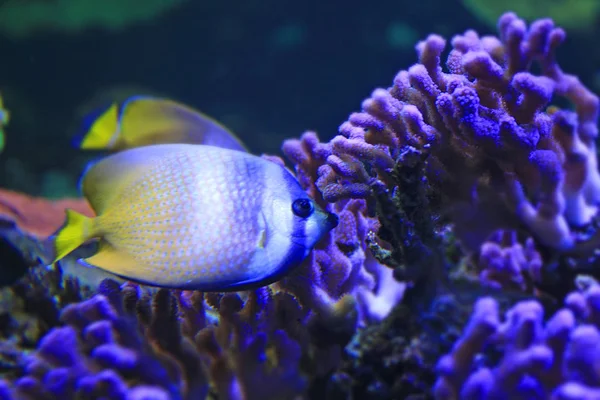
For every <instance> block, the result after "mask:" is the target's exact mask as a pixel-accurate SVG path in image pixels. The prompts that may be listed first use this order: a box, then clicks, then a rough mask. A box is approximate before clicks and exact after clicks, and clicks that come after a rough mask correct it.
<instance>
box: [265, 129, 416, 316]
mask: <svg viewBox="0 0 600 400" xmlns="http://www.w3.org/2000/svg"><path fill="white" fill-rule="evenodd" d="M332 146H333V145H332V144H324V143H320V142H319V139H318V137H317V135H316V134H315V133H314V132H307V133H305V134H304V135H302V138H301V139H299V140H297V139H290V140H287V141H285V142H284V144H283V152H284V154H285V155H286V156H287V158H288V159H289V160H290V161H291V162H292V163H293V164H294V168H295V171H296V176H297V177H298V180H299V181H300V182H301V183H302V186H303V187H304V189H305V190H306V191H307V192H308V193H309V194H310V195H311V196H313V198H314V199H315V200H316V201H317V202H318V203H319V204H320V205H321V206H322V207H324V208H326V209H328V210H329V211H332V212H335V213H336V214H337V215H338V216H339V217H340V222H339V224H338V226H337V227H336V228H335V229H334V230H333V231H332V232H330V233H329V234H328V235H327V236H326V237H325V238H324V239H323V240H322V241H321V243H319V244H318V245H317V247H316V248H315V249H314V250H313V252H312V253H311V255H310V256H309V258H308V259H307V260H305V262H304V263H303V264H302V266H300V267H299V268H298V270H297V272H296V273H295V274H293V275H291V276H290V277H288V278H285V279H283V280H282V281H281V282H279V283H277V284H276V285H275V286H276V287H282V288H284V289H285V290H288V291H290V292H291V293H294V294H296V295H297V296H298V298H299V299H300V301H301V302H305V303H306V304H307V305H308V306H309V307H311V308H313V309H315V310H320V312H321V313H324V314H331V313H332V310H333V309H334V308H335V307H336V304H338V302H340V301H341V300H342V299H343V298H344V297H346V298H347V295H352V296H353V297H352V298H353V299H355V300H356V301H357V306H358V311H359V314H360V315H359V322H360V323H361V324H366V323H367V322H372V321H380V320H382V319H383V318H384V317H385V316H387V314H388V313H389V312H390V311H391V309H392V308H393V307H394V306H395V305H396V304H397V303H398V302H399V301H400V299H401V298H402V294H403V292H404V286H403V285H402V284H401V283H399V282H397V281H395V280H394V278H393V276H392V271H391V270H390V269H389V268H387V267H385V266H383V265H381V264H380V263H379V262H377V260H375V258H374V257H373V255H372V254H371V252H370V251H369V250H368V249H367V245H366V237H367V235H368V234H369V232H373V231H376V230H377V229H378V227H379V222H378V220H377V219H376V218H374V217H371V216H369V215H368V210H367V202H366V201H365V200H363V199H361V197H362V196H361V195H359V193H362V191H363V187H362V186H360V185H353V184H345V185H339V186H335V187H333V186H330V187H329V188H328V191H329V192H323V193H322V192H320V191H319V189H318V188H317V184H318V183H317V179H318V176H319V173H320V168H323V167H324V166H328V164H325V163H326V160H330V161H331V160H332V157H333V158H334V156H332ZM336 163H337V164H339V165H340V166H343V168H346V169H347V170H346V171H345V172H344V173H347V174H352V173H353V172H352V171H350V170H351V169H353V168H355V169H357V170H360V169H361V168H362V164H360V163H356V165H350V164H348V163H343V162H341V160H340V161H339V162H336V161H331V164H332V165H337V164H336ZM359 164H360V165H359ZM333 168H335V167H333ZM365 174H366V173H365ZM336 191H343V192H344V195H343V196H342V195H340V194H339V193H338V194H336V195H335V198H336V199H337V198H340V199H341V200H340V201H338V202H336V203H335V204H332V203H329V202H328V200H330V199H329V197H330V196H334V195H333V194H332V193H334V192H336ZM328 196H329V197H328ZM348 197H352V199H349V198H348ZM347 299H348V298H347ZM347 299H346V300H347ZM342 303H343V302H342Z"/></svg>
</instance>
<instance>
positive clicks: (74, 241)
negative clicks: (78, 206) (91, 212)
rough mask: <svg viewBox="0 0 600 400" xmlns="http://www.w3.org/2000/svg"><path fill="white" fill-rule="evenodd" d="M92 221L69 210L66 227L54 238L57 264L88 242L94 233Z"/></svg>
mask: <svg viewBox="0 0 600 400" xmlns="http://www.w3.org/2000/svg"><path fill="white" fill-rule="evenodd" d="M91 228H92V219H91V218H89V217H86V216H85V215H83V214H80V213H78V212H76V211H73V210H67V219H66V222H65V224H64V226H63V227H62V228H61V229H60V231H59V232H58V234H57V235H56V237H55V238H54V247H55V253H56V256H55V257H56V258H55V259H54V262H53V264H54V263H56V262H57V261H58V260H60V259H61V258H63V257H65V256H66V255H67V254H69V253H70V252H72V251H73V250H75V249H76V248H78V247H79V246H81V245H82V244H83V243H85V242H87V241H88V240H89V239H90V238H91V236H90V234H91V233H92V229H91Z"/></svg>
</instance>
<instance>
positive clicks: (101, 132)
mask: <svg viewBox="0 0 600 400" xmlns="http://www.w3.org/2000/svg"><path fill="white" fill-rule="evenodd" d="M118 117H119V107H118V106H117V105H116V104H113V105H111V106H110V107H109V108H108V110H106V111H105V112H103V113H102V114H101V115H100V116H99V117H98V118H97V119H94V120H93V122H91V127H90V130H89V131H88V132H87V134H86V135H85V137H84V138H83V140H82V141H81V144H80V145H79V147H80V148H81V149H83V150H104V149H108V148H110V147H111V146H112V144H113V142H114V141H115V140H116V137H117V136H118V134H119V132H118V129H119V126H118V122H117V120H118Z"/></svg>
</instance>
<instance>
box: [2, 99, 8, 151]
mask: <svg viewBox="0 0 600 400" xmlns="http://www.w3.org/2000/svg"><path fill="white" fill-rule="evenodd" d="M9 121H10V112H9V111H8V110H7V109H5V108H4V101H3V100H2V96H1V95H0V153H1V152H2V151H4V146H5V144H6V137H5V132H4V127H5V126H6V125H8V122H9Z"/></svg>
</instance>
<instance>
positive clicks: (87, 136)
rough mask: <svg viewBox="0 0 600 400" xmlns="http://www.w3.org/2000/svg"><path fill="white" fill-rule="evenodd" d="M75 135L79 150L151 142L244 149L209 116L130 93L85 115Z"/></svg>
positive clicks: (124, 148) (176, 104)
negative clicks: (120, 99) (78, 131)
mask: <svg viewBox="0 0 600 400" xmlns="http://www.w3.org/2000/svg"><path fill="white" fill-rule="evenodd" d="M82 131H83V132H84V133H83V134H82V135H79V136H78V137H76V139H75V142H74V144H75V146H76V147H78V148H79V149H81V150H109V151H121V150H126V149H132V148H135V147H140V146H146V145H153V144H169V143H180V144H202V145H212V146H217V147H223V148H228V149H231V150H238V151H244V152H246V151H247V149H246V147H245V145H244V144H243V143H242V141H241V140H240V139H239V138H238V137H237V136H236V135H235V134H234V133H233V132H231V131H230V130H228V129H227V128H226V127H225V126H223V125H222V124H220V123H219V122H217V121H216V120H214V119H213V118H211V117H209V116H207V115H205V114H203V113H201V112H199V111H196V110H194V109H192V108H190V107H188V106H186V105H183V104H181V103H178V102H176V101H173V100H170V99H165V98H160V97H153V96H142V95H138V96H132V97H129V98H128V99H126V100H125V101H123V102H113V103H112V104H110V106H108V107H100V108H97V109H96V110H94V111H93V112H91V113H89V114H88V116H87V117H86V118H85V121H84V126H83V128H82Z"/></svg>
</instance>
